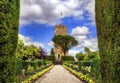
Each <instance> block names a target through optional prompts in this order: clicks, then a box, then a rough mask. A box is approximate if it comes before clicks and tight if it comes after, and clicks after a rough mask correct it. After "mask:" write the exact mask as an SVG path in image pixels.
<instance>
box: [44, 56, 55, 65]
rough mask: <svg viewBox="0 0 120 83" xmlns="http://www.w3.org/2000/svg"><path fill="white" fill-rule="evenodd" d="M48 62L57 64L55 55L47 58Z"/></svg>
mask: <svg viewBox="0 0 120 83" xmlns="http://www.w3.org/2000/svg"><path fill="white" fill-rule="evenodd" d="M46 60H47V61H52V62H53V63H55V56H54V55H50V56H47V57H46Z"/></svg>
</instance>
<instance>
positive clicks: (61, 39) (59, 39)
mask: <svg viewBox="0 0 120 83" xmlns="http://www.w3.org/2000/svg"><path fill="white" fill-rule="evenodd" d="M52 41H53V42H54V44H55V46H57V45H59V46H60V47H61V48H62V51H63V52H64V55H66V52H67V51H68V50H69V49H70V48H72V47H74V46H76V45H77V44H78V41H77V40H76V39H75V38H74V37H73V36H70V35H56V36H54V37H53V39H52Z"/></svg>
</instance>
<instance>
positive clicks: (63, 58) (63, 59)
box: [61, 56, 74, 62]
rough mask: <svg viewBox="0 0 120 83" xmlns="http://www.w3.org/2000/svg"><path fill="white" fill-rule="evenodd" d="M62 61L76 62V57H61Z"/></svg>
mask: <svg viewBox="0 0 120 83" xmlns="http://www.w3.org/2000/svg"><path fill="white" fill-rule="evenodd" d="M61 61H62V62H64V61H74V57H73V56H61Z"/></svg>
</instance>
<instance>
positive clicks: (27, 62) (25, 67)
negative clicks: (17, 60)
mask: <svg viewBox="0 0 120 83" xmlns="http://www.w3.org/2000/svg"><path fill="white" fill-rule="evenodd" d="M28 65H29V61H22V66H23V69H25V70H26V69H27V68H28Z"/></svg>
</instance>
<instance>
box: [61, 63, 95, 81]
mask: <svg viewBox="0 0 120 83" xmlns="http://www.w3.org/2000/svg"><path fill="white" fill-rule="evenodd" d="M63 67H65V68H66V69H67V70H69V71H70V72H71V73H72V74H74V75H75V76H77V77H78V78H79V79H80V80H82V81H84V82H85V83H94V82H93V80H92V79H90V78H88V77H87V76H85V75H83V74H82V73H80V72H76V71H75V70H73V69H71V68H69V67H67V66H65V65H63Z"/></svg>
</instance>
